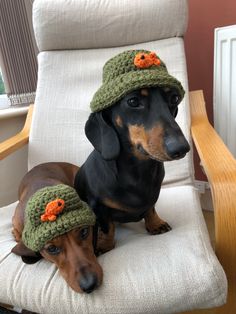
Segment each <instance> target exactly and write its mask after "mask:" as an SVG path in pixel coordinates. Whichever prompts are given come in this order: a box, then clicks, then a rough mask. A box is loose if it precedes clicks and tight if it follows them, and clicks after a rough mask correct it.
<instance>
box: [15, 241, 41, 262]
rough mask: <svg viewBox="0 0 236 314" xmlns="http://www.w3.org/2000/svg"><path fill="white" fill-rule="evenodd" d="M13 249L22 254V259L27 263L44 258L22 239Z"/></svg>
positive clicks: (17, 253)
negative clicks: (28, 246) (29, 247)
mask: <svg viewBox="0 0 236 314" xmlns="http://www.w3.org/2000/svg"><path fill="white" fill-rule="evenodd" d="M11 251H12V253H15V254H16V255H19V256H21V259H22V261H23V262H24V263H26V264H34V263H36V262H38V261H39V260H40V259H41V258H42V256H41V254H40V253H38V252H34V251H32V250H30V249H28V248H27V247H26V246H25V245H24V243H23V242H22V241H20V242H18V243H17V244H16V245H15V246H14V248H13V249H12V250H11Z"/></svg>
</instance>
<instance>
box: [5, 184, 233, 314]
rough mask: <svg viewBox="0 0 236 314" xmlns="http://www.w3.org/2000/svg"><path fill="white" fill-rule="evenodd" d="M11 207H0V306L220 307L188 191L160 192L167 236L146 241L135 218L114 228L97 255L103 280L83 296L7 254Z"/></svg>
mask: <svg viewBox="0 0 236 314" xmlns="http://www.w3.org/2000/svg"><path fill="white" fill-rule="evenodd" d="M14 207H15V204H12V205H10V206H8V207H5V208H1V209H0V217H1V220H0V283H1V284H0V302H2V303H6V304H13V305H16V306H19V307H21V308H24V309H28V310H31V311H33V312H37V313H47V314H50V313H55V314H60V313H62V314H65V313H70V314H73V313H83V314H86V313H91V314H96V313H99V314H143V313H150V314H153V313H162V314H165V313H178V312H181V311H186V310H191V309H195V308H208V307H215V306H218V305H220V304H222V303H224V302H225V299H226V291H227V283H226V277H225V274H224V272H223V270H222V267H221V265H220V264H219V262H218V260H217V259H216V256H215V254H214V252H213V250H212V248H211V245H210V242H209V237H208V234H207V231H206V226H205V223H204V219H203V216H202V212H201V208H200V205H199V198H198V195H197V192H196V190H195V189H194V188H192V187H190V186H182V187H172V188H165V189H162V191H161V196H160V199H159V201H158V206H157V207H158V213H159V214H160V216H161V217H162V218H163V219H166V220H167V221H168V222H169V224H170V225H171V226H172V231H170V232H168V233H166V234H163V235H156V236H151V235H149V234H147V233H146V231H145V228H144V222H143V221H141V222H138V223H130V224H126V225H120V226H118V228H117V233H116V239H117V243H116V248H115V249H114V250H112V251H110V252H108V253H106V254H104V255H102V256H101V257H99V262H100V264H101V265H102V267H103V270H104V282H103V284H102V286H101V287H100V288H99V289H98V290H96V291H94V292H93V293H92V294H89V295H84V294H83V295H82V294H77V293H75V292H74V291H73V290H71V289H70V288H69V287H68V286H67V284H66V282H65V281H64V280H63V279H62V278H61V276H60V275H59V273H58V271H57V270H56V268H55V266H54V265H53V264H51V263H49V262H47V261H45V260H42V261H40V262H38V263H36V264H34V265H26V264H23V262H22V261H21V258H20V257H18V256H16V255H14V254H13V253H10V250H11V248H12V247H13V246H14V245H15V242H14V240H13V236H12V234H11V217H12V215H13V212H14ZM9 269H10V270H11V271H9Z"/></svg>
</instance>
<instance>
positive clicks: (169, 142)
mask: <svg viewBox="0 0 236 314" xmlns="http://www.w3.org/2000/svg"><path fill="white" fill-rule="evenodd" d="M165 148H166V153H167V155H168V156H169V157H170V158H171V159H180V158H183V157H184V156H185V155H186V154H187V153H188V152H189V150H190V146H189V143H188V142H187V140H186V139H185V138H184V137H183V136H180V137H172V136H170V137H168V138H167V139H166V140H165Z"/></svg>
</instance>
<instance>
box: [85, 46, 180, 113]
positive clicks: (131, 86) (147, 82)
mask: <svg viewBox="0 0 236 314" xmlns="http://www.w3.org/2000/svg"><path fill="white" fill-rule="evenodd" d="M154 86H159V87H161V88H165V87H172V88H173V87H174V88H176V89H177V90H178V91H179V96H180V97H181V100H182V99H183V97H184V93H185V91H184V89H183V86H182V85H181V83H180V82H179V81H178V80H177V79H176V78H174V77H173V76H171V75H170V74H169V73H168V71H167V68H166V65H165V63H164V62H163V61H162V60H161V59H160V58H159V57H158V56H157V55H156V54H155V53H154V52H150V51H147V50H128V51H124V52H122V53H120V54H118V55H116V56H115V57H113V58H111V59H110V60H108V61H107V62H106V63H105V65H104V67H103V84H102V86H101V87H100V88H99V89H98V90H97V92H96V93H95V94H94V97H93V99H92V101H91V103H90V108H91V110H92V111H93V112H96V111H100V110H103V109H105V108H107V107H110V106H112V105H113V104H114V103H116V102H117V101H118V100H120V99H121V98H122V97H123V96H124V95H126V94H127V93H129V92H131V91H133V90H136V89H139V88H145V87H154Z"/></svg>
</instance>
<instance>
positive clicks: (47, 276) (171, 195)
mask: <svg viewBox="0 0 236 314" xmlns="http://www.w3.org/2000/svg"><path fill="white" fill-rule="evenodd" d="M98 3H99V5H98ZM33 17H34V30H35V35H36V40H37V44H38V47H39V50H40V53H39V57H38V61H39V73H38V86H37V92H36V101H35V105H34V109H33V107H31V110H30V111H29V116H28V118H27V124H26V125H27V126H26V127H25V128H24V131H23V132H21V133H20V135H18V136H15V137H14V139H11V140H7V141H5V142H4V143H2V144H0V159H2V158H4V157H6V156H7V155H8V154H10V153H12V152H13V151H14V149H17V147H18V145H22V144H24V143H26V142H27V141H29V160H28V165H29V168H32V167H33V166H35V165H37V164H39V163H42V162H46V161H59V160H60V161H67V162H72V163H75V164H78V165H81V164H82V163H83V162H84V161H85V159H86V157H87V156H88V155H89V153H90V151H91V150H92V147H91V145H90V143H89V142H88V140H87V139H86V137H85V134H84V125H85V121H86V119H87V117H88V115H89V102H90V100H91V98H92V95H93V93H94V92H95V91H96V89H97V87H98V86H99V85H100V83H101V73H102V66H103V64H104V62H105V61H106V60H107V59H109V58H110V57H111V56H113V55H115V54H117V53H118V52H121V51H123V50H125V49H129V48H130V49H134V48H135V49H136V48H137V49H139V48H144V49H148V50H154V51H158V54H159V55H160V56H161V58H162V59H163V60H164V61H165V62H166V64H167V67H168V70H169V71H170V73H171V74H173V75H174V76H176V77H178V79H179V80H181V82H182V84H183V85H184V87H185V90H186V91H187V93H186V96H185V99H184V101H183V102H182V103H181V104H180V108H179V114H178V117H177V120H178V123H179V124H180V126H181V128H182V130H183V132H184V133H185V135H186V137H187V138H188V139H189V141H191V135H190V129H191V132H192V137H193V140H194V142H195V144H196V147H197V150H198V152H199V155H200V158H201V160H202V163H203V166H204V168H205V170H206V173H207V176H208V179H209V182H210V184H211V189H212V194H213V201H214V209H215V224H216V255H217V257H218V258H219V261H220V263H221V265H222V266H223V268H224V270H223V268H222V266H221V265H220V263H219V261H218V259H217V257H216V255H215V253H214V251H213V249H212V247H211V245H210V241H209V237H208V234H207V231H206V226H205V222H204V219H203V216H202V212H201V208H200V202H199V197H198V193H197V191H196V189H195V188H194V186H193V179H194V170H193V162H192V153H190V154H188V156H186V157H185V158H184V159H183V160H179V161H174V162H171V163H166V165H165V168H166V177H165V181H164V184H163V189H162V191H161V196H160V199H159V200H158V203H157V205H156V208H157V210H158V212H161V215H162V217H163V218H164V219H166V220H167V221H168V222H169V223H170V224H171V226H172V228H173V229H172V231H171V232H168V233H166V234H163V235H159V236H149V235H148V234H146V232H145V230H144V227H143V223H142V222H140V223H130V224H126V225H120V226H119V227H118V231H117V234H116V248H115V249H114V250H112V251H110V252H108V253H106V254H104V255H102V256H100V257H99V262H100V264H101V265H102V267H103V270H104V283H103V285H102V286H101V287H100V288H99V289H98V290H97V291H94V292H93V293H92V294H90V295H80V294H76V293H75V292H73V291H72V290H71V289H70V288H69V287H67V285H66V283H65V282H64V281H63V280H62V279H61V278H60V275H59V274H58V273H57V271H56V269H55V267H54V265H51V264H50V263H48V262H46V261H43V260H42V261H40V262H38V263H37V264H34V265H24V264H23V263H22V261H21V259H20V258H19V257H17V256H15V255H14V254H11V253H10V250H11V248H12V247H13V246H14V244H15V243H14V239H13V237H12V235H11V216H12V215H13V212H14V208H15V204H10V205H9V206H6V207H4V208H1V209H0V215H1V217H2V218H1V220H0V303H4V304H11V305H15V306H18V307H21V308H24V309H27V310H31V311H33V312H37V313H76V312H80V313H93V314H95V313H102V314H103V313H107V314H108V313H109V314H111V313H114V314H115V313H122V314H125V313H135V314H137V313H140V314H142V313H180V312H183V311H191V310H196V309H207V308H212V309H209V310H204V312H202V313H205V312H206V313H225V314H230V313H232V314H233V313H235V311H236V270H235V264H236V253H235V249H234V243H235V242H234V240H235V237H236V236H235V230H236V219H235V215H236V214H235V212H236V210H235V207H236V196H235V195H236V193H235V190H236V185H235V182H236V171H235V170H236V162H235V160H234V158H233V157H232V156H231V154H230V153H229V152H228V150H227V148H226V147H225V146H224V144H223V143H222V141H221V140H220V138H219V137H218V136H217V135H216V133H215V131H214V129H213V128H212V127H211V126H210V124H209V122H208V120H207V116H206V111H205V106H204V100H203V94H202V92H201V91H195V92H191V93H188V84H187V73H186V64H185V54H184V46H183V39H182V36H183V35H184V31H185V28H186V23H187V2H186V1H185V0H178V1H171V0H165V1H163V0H158V1H156V0H150V1H146V2H145V1H139V0H135V1H128V0H122V1H118V0H117V1H116V0H115V1H111V2H106V1H101V2H97V1H89V2H88V1H85V0H82V1H76V0H72V1H69V2H68V1H65V0H58V1H50V0H36V1H35V2H34V13H33ZM189 100H190V108H191V119H190V112H189V111H190V110H189ZM32 110H33V120H32V125H31V128H29V127H28V125H30V120H31V119H30V117H31V113H32ZM22 137H23V139H22ZM19 142H20V143H21V144H19ZM9 147H10V148H9ZM225 273H226V276H227V280H228V284H229V289H228V298H227V299H226V295H227V281H226V276H225ZM225 302H226V304H225V305H223V304H224V303H225ZM222 305H223V306H222ZM219 306H221V307H219ZM200 312H201V311H199V313H200ZM188 313H190V312H188Z"/></svg>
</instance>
